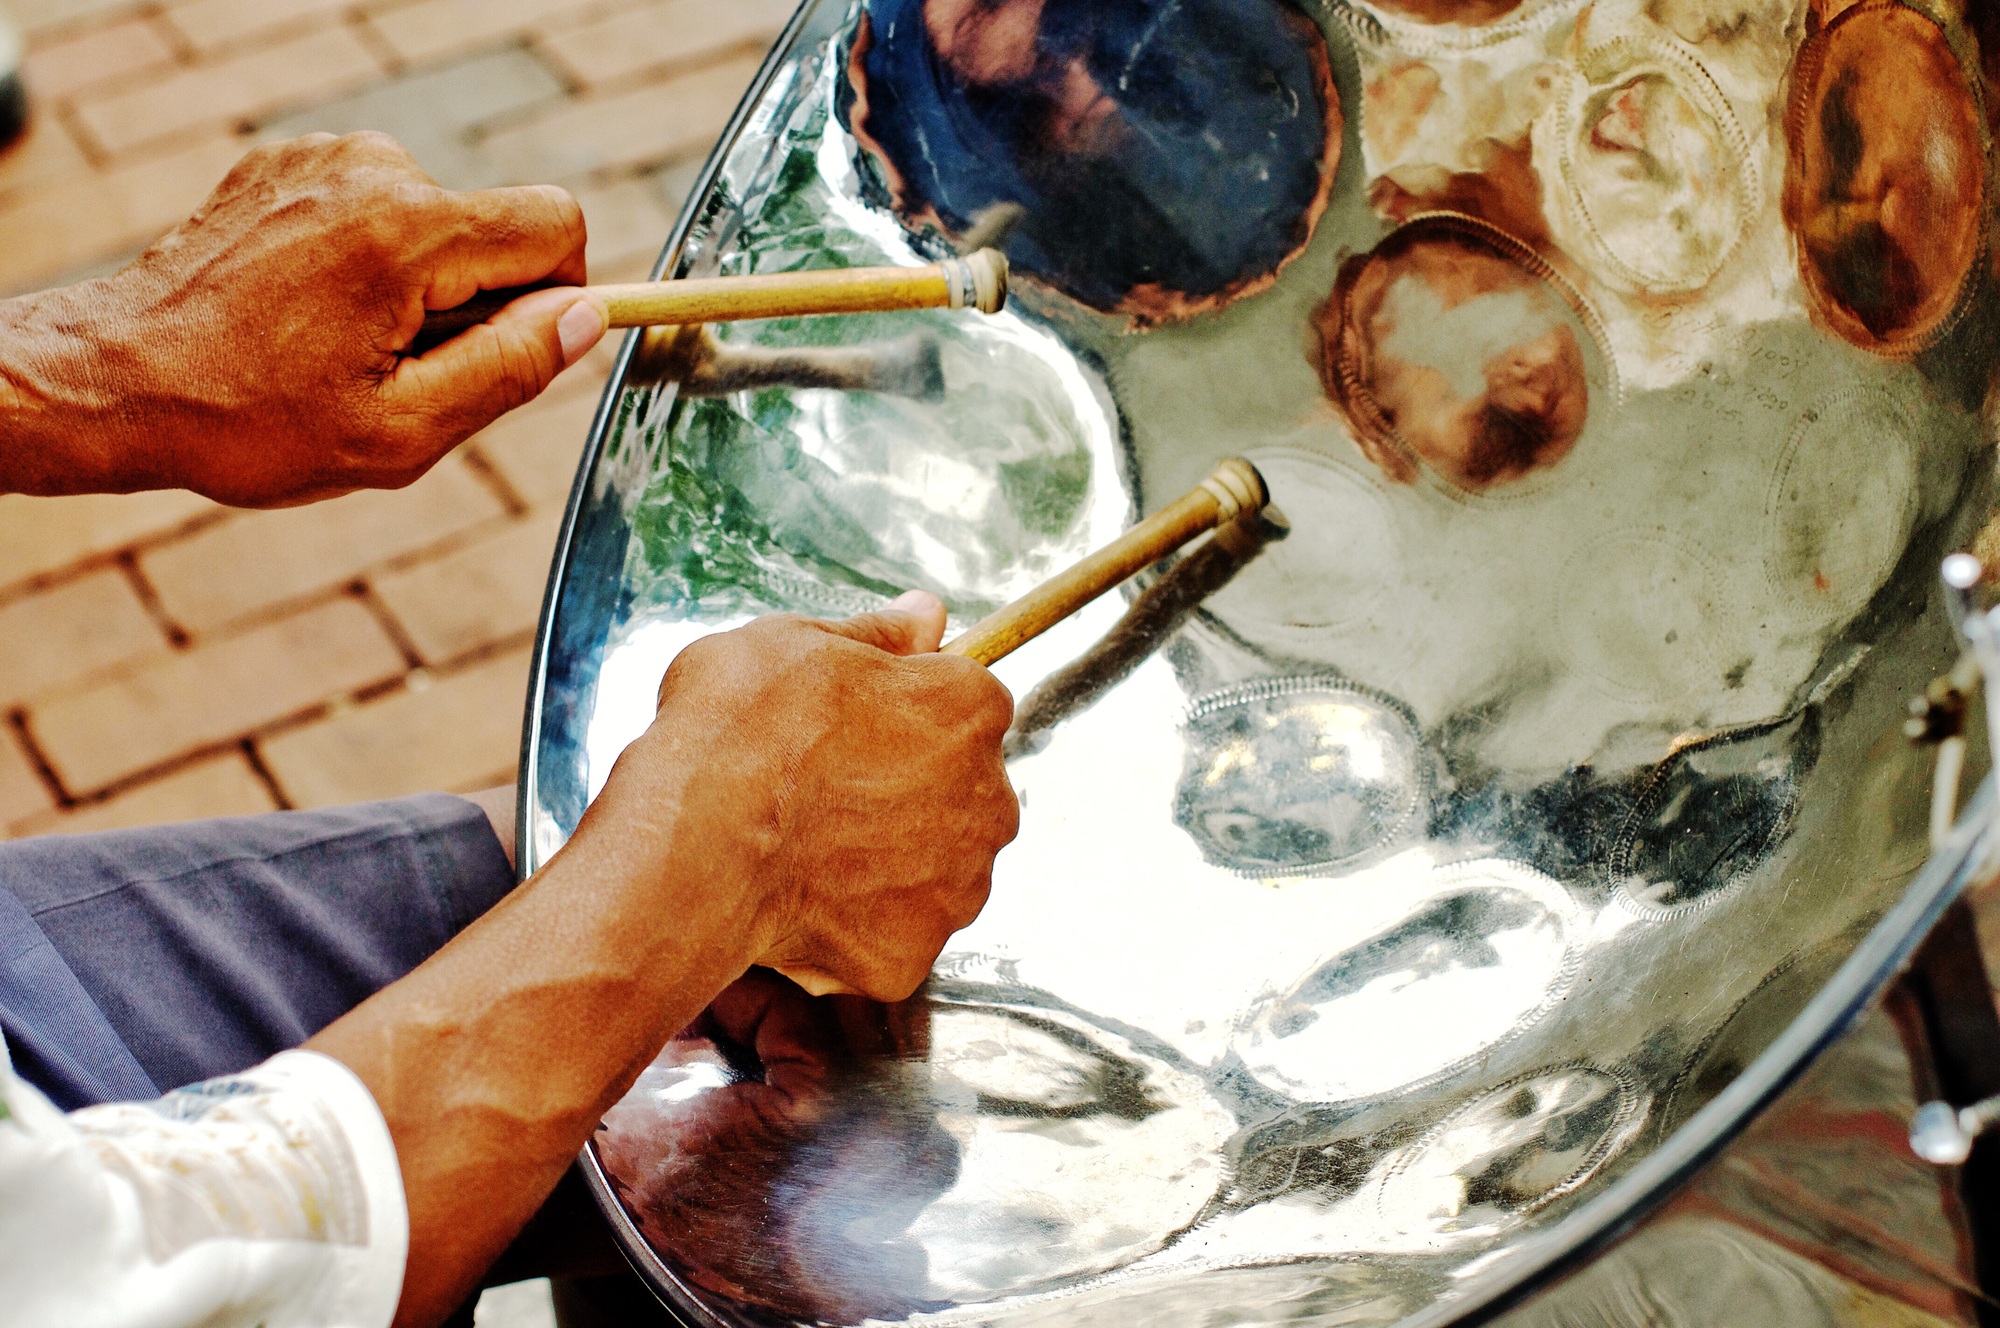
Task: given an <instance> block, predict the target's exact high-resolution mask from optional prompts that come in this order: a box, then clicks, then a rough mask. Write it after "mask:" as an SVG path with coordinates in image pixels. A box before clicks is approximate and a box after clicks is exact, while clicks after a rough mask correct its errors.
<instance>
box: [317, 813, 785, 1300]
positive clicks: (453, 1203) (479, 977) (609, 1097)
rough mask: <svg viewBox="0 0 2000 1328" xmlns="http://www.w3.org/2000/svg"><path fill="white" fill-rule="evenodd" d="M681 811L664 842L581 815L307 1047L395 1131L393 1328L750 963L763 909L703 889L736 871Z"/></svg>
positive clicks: (541, 1189) (463, 1284)
mask: <svg viewBox="0 0 2000 1328" xmlns="http://www.w3.org/2000/svg"><path fill="white" fill-rule="evenodd" d="M656 814H662V813H659V812H657V811H656ZM664 816H665V817H667V818H669V819H671V818H672V812H671V810H668V811H666V812H665V813H664ZM679 819H682V820H683V821H685V822H686V828H685V830H684V831H683V832H681V833H679V834H674V833H672V832H669V833H668V834H667V835H666V836H664V837H662V836H657V835H648V834H633V833H631V827H632V824H633V818H632V816H630V815H629V814H621V815H618V816H615V817H613V818H611V824H614V825H616V826H617V827H618V829H617V830H605V829H604V828H603V826H604V825H605V818H604V817H603V815H602V813H601V812H600V813H595V814H594V815H593V816H592V817H591V818H587V820H586V824H585V826H583V827H580V828H579V831H578V834H577V836H576V837H575V839H573V840H572V842H571V844H570V846H569V847H568V848H566V849H565V850H564V851H563V853H561V854H559V855H558V856H557V857H556V859H555V860H554V861H552V862H551V863H550V864H549V865H548V867H547V868H546V869H544V870H543V871H542V872H541V873H539V874H538V875H537V876H536V877H535V878H534V879H533V880H532V881H530V882H529V883H528V884H527V885H525V886H523V887H522V888H521V889H520V890H518V891H516V892H515V893H514V895H512V896H511V897H510V898H508V899H507V900H506V901H505V902H504V903H502V904H501V905H500V906H499V907H498V908H496V909H495V910H494V911H493V912H492V913H490V914H488V915H487V916H486V917H485V918H483V919H481V920H480V921H479V922H478V923H476V924H474V926H473V927H471V928H469V929H467V931H466V932H465V933H463V934H462V935H461V936H460V937H459V938H458V939H457V940H455V941H454V942H452V944H451V945H449V946H447V947H446V948H445V949H444V950H443V951H441V952H439V954H438V955H436V956H435V957H434V958H433V959H431V960H430V961H429V962H428V963H426V964H425V965H424V966H423V967H421V968H419V969H418V970H417V971H416V972H415V973H413V974H412V975H411V976H410V977H408V978H406V979H404V980H403V981H402V982H399V983H397V984H396V985H394V986H392V987H390V988H389V989H387V990H386V991H384V992H382V993H381V994H379V995H377V996H376V997H375V998H373V999H372V1000H370V1001H368V1002H367V1003H365V1004H364V1005H362V1006H361V1007H359V1008H358V1009H357V1010H355V1011H354V1012H353V1013H352V1014H350V1015H348V1016H347V1017H346V1018H344V1019H342V1020H340V1021H339V1022H338V1023H335V1024H334V1025H333V1026H332V1027H330V1028H328V1029H327V1030H326V1031H325V1032H323V1033H321V1034H320V1035H319V1036H318V1037H316V1038H314V1039H313V1040H312V1041H311V1042H310V1043H309V1044H307V1045H308V1046H309V1047H310V1048H311V1049H312V1050H315V1051H321V1052H324V1053H326V1054H327V1055H330V1056H333V1057H335V1058H336V1059H338V1060H340V1061H342V1062H344V1063H345V1064H347V1065H348V1066H349V1067H351V1068H352V1069H353V1070H354V1071H355V1072H356V1073H357V1074H358V1075H359V1076H360V1077H361V1079H362V1081H363V1082H364V1083H366V1084H367V1085H368V1087H369V1089H370V1090H371V1091H372V1092H373V1093H374V1094H375V1097H376V1100H377V1102H378V1103H379V1105H380V1106H381V1108H382V1112H383V1114H384V1116H385V1117H386V1118H387V1120H388V1123H389V1129H390V1134H391V1136H392V1137H393V1138H394V1139H395V1141H396V1148H397V1153H398V1158H399V1161H400V1164H401V1168H402V1173H403V1179H404V1188H405V1192H406V1193H407V1195H408V1197H409V1209H410V1258H409V1269H408V1273H407V1274H406V1276H405V1280H404V1287H403V1298H402V1303H401V1310H400V1313H399V1315H398V1322H399V1323H402V1324H428V1323H433V1322H436V1321H437V1320H438V1319H439V1318H441V1317H442V1316H443V1315H444V1314H446V1313H448V1312H449V1311H450V1310H451V1309H452V1308H454V1307H455V1306H456V1305H457V1304H458V1303H459V1301H460V1300H461V1299H462V1298H463V1296H464V1295H465V1294H467V1292H468V1291H469V1290H470V1288H471V1287H472V1285H473V1284H474V1282H475V1281H476V1279H477V1278H478V1277H479V1275H480V1274H481V1273H482V1272H483V1271H484V1270H485V1268H486V1267H487V1266H488V1265H489V1264H490V1263H491V1262H492V1260H493V1259H494V1258H496V1257H497V1256H498V1255H499V1254H500V1252H501V1251H502V1250H503V1249H504V1248H505V1246H506V1244H507V1242H508V1241H509V1240H510V1239H511V1238H512V1237H513V1235H514V1234H515V1232H517V1231H518V1230H519V1229H520V1227H521V1225H522V1224H523V1223H524V1222H526V1220H527V1219H528V1218H529V1216H531V1215H532V1214H533V1213H534V1211H535V1209H536V1208H537V1207H538V1206H539V1205H540V1204H541V1202H542V1201H543V1200H544V1199H545V1198H546V1197H547V1195H548V1193H549V1191H550V1190H551V1189H552V1188H553V1187H554V1185H555V1183H556V1181H557V1180H558V1179H560V1177H561V1175H562V1172H563V1170H564V1168H565V1167H567V1166H568V1165H569V1163H570V1162H571V1160H573V1159H574V1158H575V1156H576V1154H577V1151H578V1150H579V1149H580V1148H581V1147H582V1146H583V1144H584V1142H585V1141H586V1140H587V1139H588V1137H589V1135H590V1132H591V1131H592V1130H593V1129H594V1128H595V1127H596V1125H597V1122H598V1121H599V1120H600V1119H601V1118H602V1116H603V1114H604V1112H605V1111H606V1110H607V1109H609V1107H610V1106H611V1105H612V1104H613V1103H614V1102H616V1100H617V1099H618V1098H619V1096H621V1095H622V1094H623V1092H624V1091H625V1089H626V1088H628V1087H629V1086H630V1085H631V1083H632V1081H633V1080H634V1079H636V1078H637V1077H638V1075H639V1072H640V1070H642V1069H643V1068H644V1067H645V1065H646V1064H647V1062H648V1061H649V1060H650V1059H651V1058H652V1057H653V1056H654V1055H655V1054H656V1053H657V1052H658V1051H659V1049H660V1047H661V1046H663V1045H664V1044H665V1043H666V1041H667V1039H668V1038H669V1037H671V1036H672V1035H673V1033H674V1032H675V1031H676V1030H678V1029H679V1028H681V1027H684V1026H685V1025H686V1024H688V1023H689V1022H690V1021H692V1020H693V1019H694V1018H695V1016H696V1015H698V1014H699V1013H700V1012H701V1010H702V1009H703V1008H704V1007H705V1006H706V1005H707V1003H708V1002H709V1001H710V1000H711V999H712V998H713V997H714V996H715V995H716V994H717V993H718V992H720V991H721V990H722V989H723V988H724V987H726V986H727V985H728V984H729V983H730V982H732V981H734V980H735V979H736V978H737V977H738V976H740V975H741V974H742V972H743V971H744V969H745V968H747V967H748V965H749V962H750V958H751V955H752V954H753V953H754V947H755V945H756V944H757V939H756V938H757V937H758V936H759V934H760V927H761V920H760V919H758V918H757V917H755V916H748V915H742V914H741V908H742V905H741V903H740V901H742V900H744V899H746V898H748V897H749V896H748V894H747V892H745V891H742V890H739V889H729V888H717V887H719V886H721V885H723V883H724V879H725V878H726V877H727V876H728V875H729V873H730V872H731V871H732V870H735V869H734V868H733V867H732V866H731V864H729V863H727V862H716V861H703V860H702V857H701V854H700V839H701V836H699V835H698V834H695V835H693V836H692V837H690V834H689V833H688V832H690V831H694V830H696V829H697V828H698V826H699V824H700V822H701V817H700V816H699V815H695V816H692V817H683V818H679ZM663 842H664V843H666V844H667V845H668V846H669V847H668V848H667V849H666V851H665V853H664V858H665V861H664V862H663V861H662V860H661V857H662V854H661V849H660V846H661V844H662V843H663ZM676 842H678V843H679V844H680V845H683V846H685V848H684V850H683V849H682V848H676V847H673V845H674V844H675V843H676Z"/></svg>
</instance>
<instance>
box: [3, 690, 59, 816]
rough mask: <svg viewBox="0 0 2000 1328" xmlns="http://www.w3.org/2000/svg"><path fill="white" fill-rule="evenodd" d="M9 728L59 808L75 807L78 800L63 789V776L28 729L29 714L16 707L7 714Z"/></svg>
mask: <svg viewBox="0 0 2000 1328" xmlns="http://www.w3.org/2000/svg"><path fill="white" fill-rule="evenodd" d="M7 727H8V729H9V730H11V731H12V733H13V735H14V742H15V744H16V745H17V746H18V747H19V748H20V749H21V751H22V752H23V753H25V754H26V755H27V758H28V764H29V765H31V766H33V767H34V768H35V775H36V777H37V778H39V779H40V780H41V781H42V785H43V787H44V788H46V789H47V790H48V791H49V793H50V794H51V795H53V796H54V798H55V800H56V806H57V807H74V806H75V805H76V799H75V798H73V797H71V796H70V793H69V790H68V789H66V788H64V787H63V782H62V776H60V775H58V774H57V773H56V768H55V767H54V766H53V765H50V764H49V758H48V757H47V756H45V755H44V754H43V753H42V748H41V744H39V743H37V742H36V741H35V735H34V733H33V732H32V731H31V730H30V729H29V728H28V712H27V711H26V710H23V709H22V708H21V707H20V706H15V707H14V708H13V709H12V710H9V711H8V712H7Z"/></svg>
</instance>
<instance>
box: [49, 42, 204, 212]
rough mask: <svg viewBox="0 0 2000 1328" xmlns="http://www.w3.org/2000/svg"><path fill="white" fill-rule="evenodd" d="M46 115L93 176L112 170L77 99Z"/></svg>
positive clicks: (63, 102)
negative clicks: (78, 154) (54, 121)
mask: <svg viewBox="0 0 2000 1328" xmlns="http://www.w3.org/2000/svg"><path fill="white" fill-rule="evenodd" d="M167 68H168V69H175V70H178V69H179V68H180V66H179V65H168V66H167ZM44 113H45V114H49V115H53V116H55V118H56V121H57V122H58V123H59V124H61V125H62V128H63V131H64V132H65V133H67V134H68V135H69V136H70V139H71V141H73V142H74V143H75V144H76V150H77V151H78V152H80V153H82V154H83V161H84V164H85V165H86V166H88V167H90V169H91V172H92V173H93V174H96V175H102V174H104V173H105V171H106V170H108V169H109V168H110V165H111V151H110V149H108V148H106V147H105V146H104V144H102V143H100V142H98V141H97V135H96V134H93V133H91V132H90V126H89V125H87V124H85V123H84V122H83V117H82V116H81V115H78V114H77V113H76V99H75V98H74V97H63V98H61V99H60V100H58V101H57V102H56V104H55V105H54V106H53V107H51V108H48V109H47V110H45V112H44ZM13 192H15V193H23V194H24V193H25V192H26V191H25V189H22V190H15V191H13Z"/></svg>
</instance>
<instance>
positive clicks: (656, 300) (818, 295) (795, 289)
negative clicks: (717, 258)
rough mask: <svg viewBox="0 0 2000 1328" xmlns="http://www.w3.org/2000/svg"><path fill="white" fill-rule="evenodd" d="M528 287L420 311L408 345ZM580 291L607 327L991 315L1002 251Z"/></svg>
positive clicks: (1003, 274)
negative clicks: (603, 314)
mask: <svg viewBox="0 0 2000 1328" xmlns="http://www.w3.org/2000/svg"><path fill="white" fill-rule="evenodd" d="M530 289H532V288H528V287H521V288H516V289H513V290H495V291H485V292H483V293H481V294H479V295H475V296H474V297H473V298H472V299H470V300H467V301H466V302H465V303H464V304H461V305H459V306H458V307H457V308H455V309H438V310H434V311H432V312H431V313H429V314H427V315H425V317H424V329H423V331H422V332H421V333H419V334H418V337H417V343H416V348H418V349H422V348H427V347H430V346H435V345H437V344H438V343H439V342H442V341H448V340H450V339H451V338H452V337H455V336H457V335H458V334H459V333H461V332H463V331H465V330H466V329H467V328H471V327H476V326H478V325H479V324H481V323H483V322H485V321H486V320H487V319H489V318H491V317H492V316H493V315H494V314H497V313H499V312H500V311H501V310H502V309H504V308H506V307H507V306H508V305H509V304H511V303H512V302H513V301H515V300H517V299H519V298H520V297H521V296H523V295H526V294H527V293H528V292H529V290H530ZM588 289H589V291H590V293H591V294H593V295H595V296H597V297H598V298H600V299H601V300H603V301H604V305H605V307H606V308H607V309H608V310H609V311H610V313H611V326H613V327H661V326H666V325H674V324H677V325H680V326H689V325H693V324H697V323H728V322H737V321H741V320H743V319H748V318H800V317H805V316H808V315H813V314H870V313H886V312H889V311H891V310H897V309H977V310H979V312H981V313H983V314H997V313H999V312H1000V311H1001V310H1002V309H1004V308H1006V307H1007V257H1006V255H1005V254H1002V253H1001V252H1000V251H999V250H997V249H981V250H979V251H978V252H977V253H972V254H967V255H966V256H965V257H964V258H947V259H945V260H944V261H943V262H942V263H933V264H931V265H930V266H929V267H849V268H828V269H822V270H819V271H814V272H769V273H764V274H761V275H758V276H750V277H699V278H694V279H691V280H687V281H642V282H637V283H635V284H632V285H625V286H591V287H589V288H588Z"/></svg>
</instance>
